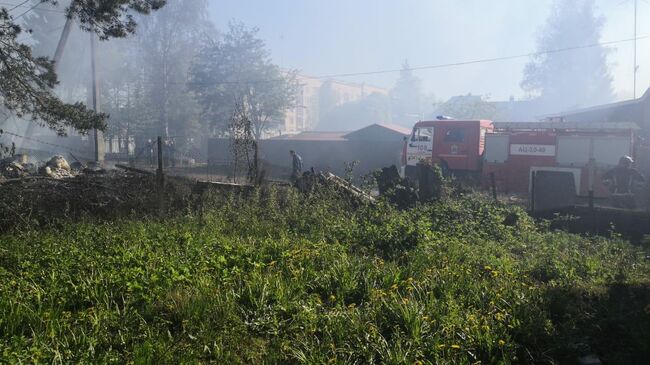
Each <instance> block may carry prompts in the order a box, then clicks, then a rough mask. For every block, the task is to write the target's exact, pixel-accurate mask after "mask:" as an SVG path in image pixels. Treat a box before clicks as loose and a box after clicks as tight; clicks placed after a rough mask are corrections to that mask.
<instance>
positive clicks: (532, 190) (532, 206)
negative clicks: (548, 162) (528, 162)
mask: <svg viewBox="0 0 650 365" xmlns="http://www.w3.org/2000/svg"><path fill="white" fill-rule="evenodd" d="M536 175H537V171H533V173H532V175H531V179H532V180H531V181H530V211H531V212H532V213H535V180H536Z"/></svg>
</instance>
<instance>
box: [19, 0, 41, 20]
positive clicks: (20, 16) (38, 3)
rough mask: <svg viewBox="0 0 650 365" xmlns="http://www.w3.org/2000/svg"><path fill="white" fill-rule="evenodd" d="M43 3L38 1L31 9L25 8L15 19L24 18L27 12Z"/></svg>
mask: <svg viewBox="0 0 650 365" xmlns="http://www.w3.org/2000/svg"><path fill="white" fill-rule="evenodd" d="M41 4H42V1H39V2H37V3H36V4H34V5H33V6H31V7H30V8H29V9H27V10H25V11H24V12H23V13H22V14H20V15H18V16H17V17H15V18H13V20H18V19H20V18H22V17H23V16H24V15H25V14H27V13H29V12H30V11H32V10H34V9H36V8H37V7H38V6H39V5H41Z"/></svg>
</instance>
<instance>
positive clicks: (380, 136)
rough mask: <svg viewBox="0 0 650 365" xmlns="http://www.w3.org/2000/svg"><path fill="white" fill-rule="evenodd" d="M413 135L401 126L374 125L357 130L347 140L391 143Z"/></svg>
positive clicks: (349, 134) (347, 136) (348, 135)
mask: <svg viewBox="0 0 650 365" xmlns="http://www.w3.org/2000/svg"><path fill="white" fill-rule="evenodd" d="M409 134H411V130H410V129H408V128H404V127H402V126H399V125H395V124H389V123H374V124H371V125H369V126H366V127H363V128H361V129H357V130H356V131H354V132H350V133H348V134H346V135H345V136H344V137H345V138H346V139H355V140H369V141H390V140H400V139H402V138H403V137H404V136H408V135H409Z"/></svg>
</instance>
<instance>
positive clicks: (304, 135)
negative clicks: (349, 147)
mask: <svg viewBox="0 0 650 365" xmlns="http://www.w3.org/2000/svg"><path fill="white" fill-rule="evenodd" d="M348 133H349V132H320V131H306V132H300V133H298V134H285V135H282V136H277V137H273V138H271V139H286V140H291V141H345V135H346V134H348Z"/></svg>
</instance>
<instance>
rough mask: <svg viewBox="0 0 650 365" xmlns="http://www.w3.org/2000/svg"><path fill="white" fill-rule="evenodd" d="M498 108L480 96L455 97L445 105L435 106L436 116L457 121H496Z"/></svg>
mask: <svg viewBox="0 0 650 365" xmlns="http://www.w3.org/2000/svg"><path fill="white" fill-rule="evenodd" d="M498 114H499V111H498V108H497V107H496V106H495V105H494V104H492V103H490V102H489V101H488V100H487V99H486V98H485V97H482V96H480V95H472V94H468V95H464V96H454V97H452V98H451V99H449V100H447V101H446V102H444V103H438V104H435V111H434V116H438V115H444V116H449V117H452V118H455V119H495V118H496V117H497V116H498Z"/></svg>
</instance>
